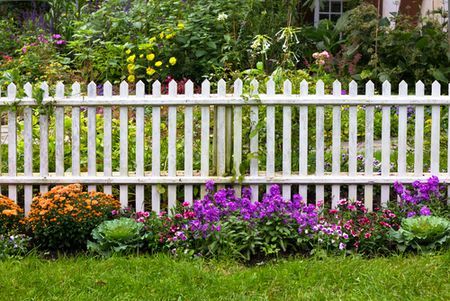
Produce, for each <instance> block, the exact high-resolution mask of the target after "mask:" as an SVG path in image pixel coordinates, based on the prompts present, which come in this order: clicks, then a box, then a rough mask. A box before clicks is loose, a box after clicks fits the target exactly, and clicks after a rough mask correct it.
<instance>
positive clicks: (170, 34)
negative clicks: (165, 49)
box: [166, 33, 174, 40]
mask: <svg viewBox="0 0 450 301" xmlns="http://www.w3.org/2000/svg"><path fill="white" fill-rule="evenodd" d="M173 36H174V34H173V33H169V34H167V35H166V39H167V40H170V39H171V38H173Z"/></svg>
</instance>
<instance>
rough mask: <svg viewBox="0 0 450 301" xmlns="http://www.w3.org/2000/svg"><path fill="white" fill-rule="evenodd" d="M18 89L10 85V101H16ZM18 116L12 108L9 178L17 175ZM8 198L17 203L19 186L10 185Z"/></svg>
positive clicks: (9, 112) (9, 117) (10, 116)
mask: <svg viewBox="0 0 450 301" xmlns="http://www.w3.org/2000/svg"><path fill="white" fill-rule="evenodd" d="M16 94H17V87H16V85H14V84H13V83H11V84H9V85H8V99H9V100H15V99H16ZM16 120H17V114H16V111H15V110H14V109H13V108H11V109H9V110H8V176H10V177H15V176H16V175H17V124H16ZM8 197H9V198H10V199H11V200H13V201H15V202H16V203H17V186H16V185H8Z"/></svg>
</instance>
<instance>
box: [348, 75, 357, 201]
mask: <svg viewBox="0 0 450 301" xmlns="http://www.w3.org/2000/svg"><path fill="white" fill-rule="evenodd" d="M357 95H358V85H357V84H356V82H355V81H351V82H350V84H349V96H357ZM348 114H349V118H348V120H349V121H348V127H349V129H348V175H349V176H355V175H356V171H357V156H358V107H357V106H350V107H349V109H348ZM356 191H357V186H356V185H349V186H348V198H349V199H350V200H352V201H356V197H357V195H356Z"/></svg>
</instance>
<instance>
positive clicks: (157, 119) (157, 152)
mask: <svg viewBox="0 0 450 301" xmlns="http://www.w3.org/2000/svg"><path fill="white" fill-rule="evenodd" d="M152 96H153V97H160V96H161V83H160V82H159V81H155V82H154V83H153V84H152ZM160 175H161V107H160V106H153V107H152V176H153V177H159V176H160ZM152 210H153V211H155V212H156V213H159V212H160V210H161V194H160V191H159V187H158V185H153V186H152Z"/></svg>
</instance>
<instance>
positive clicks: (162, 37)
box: [159, 31, 164, 39]
mask: <svg viewBox="0 0 450 301" xmlns="http://www.w3.org/2000/svg"><path fill="white" fill-rule="evenodd" d="M159 37H160V38H161V39H164V32H163V31H162V32H161V33H160V34H159Z"/></svg>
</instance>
